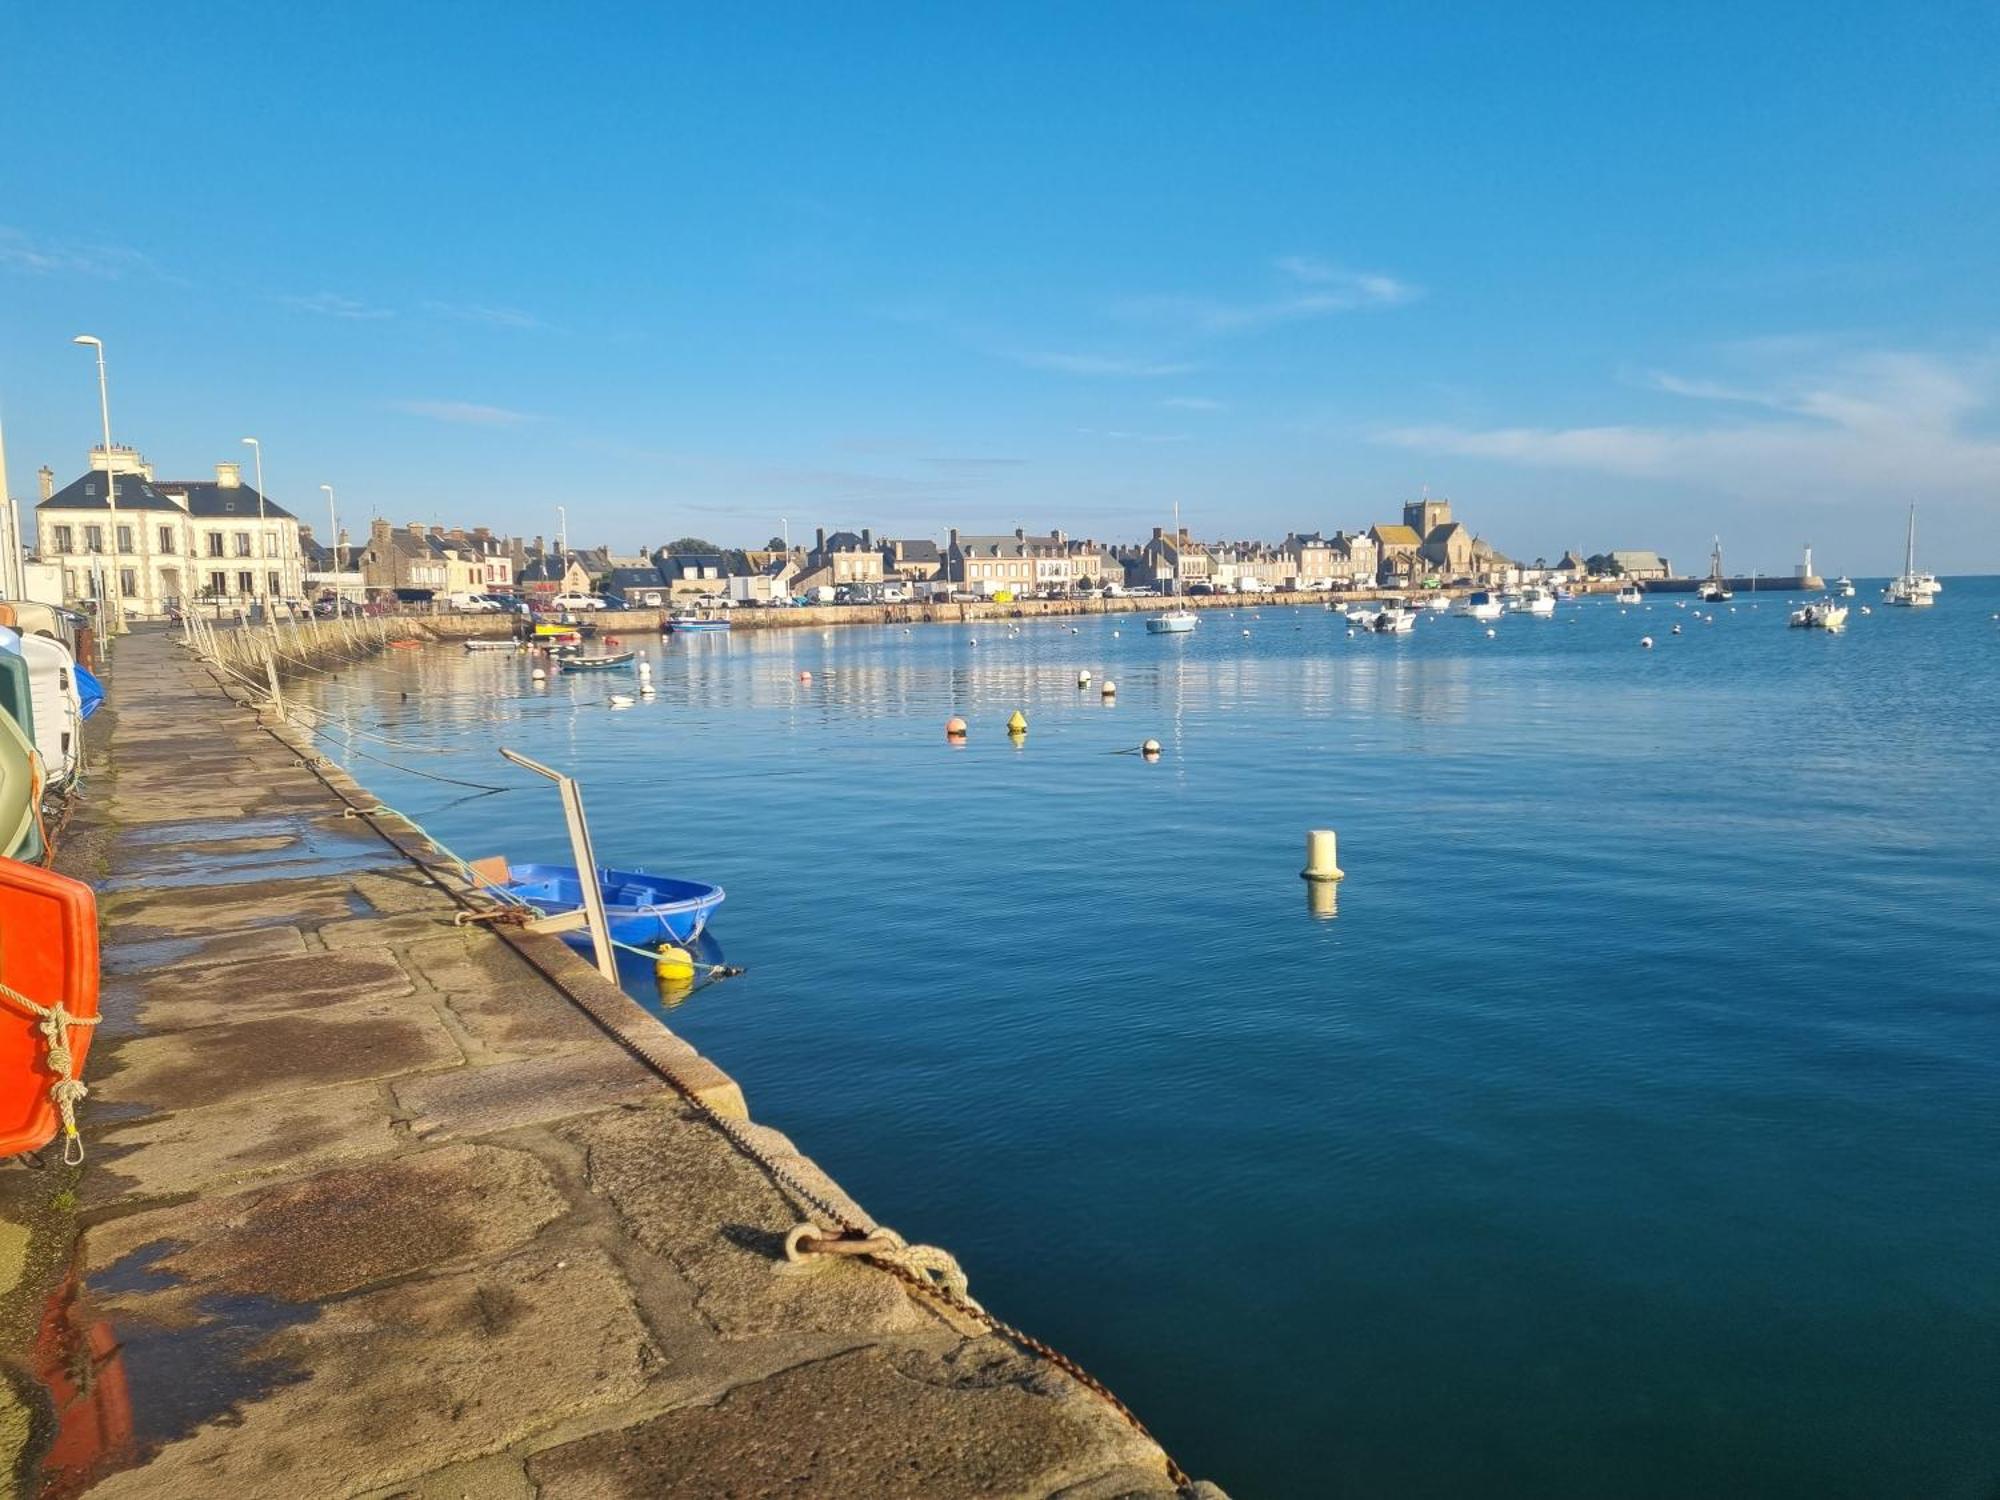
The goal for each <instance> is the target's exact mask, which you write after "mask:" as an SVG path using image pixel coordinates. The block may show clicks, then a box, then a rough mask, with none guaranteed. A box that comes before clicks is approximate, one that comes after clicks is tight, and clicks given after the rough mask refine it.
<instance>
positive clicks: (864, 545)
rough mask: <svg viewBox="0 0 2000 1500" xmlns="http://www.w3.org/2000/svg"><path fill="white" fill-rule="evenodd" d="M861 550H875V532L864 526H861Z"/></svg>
mask: <svg viewBox="0 0 2000 1500" xmlns="http://www.w3.org/2000/svg"><path fill="white" fill-rule="evenodd" d="M861 550H862V551H863V552H873V551H874V550H875V533H874V532H872V531H870V530H869V529H868V528H867V527H866V526H864V527H862V528H861Z"/></svg>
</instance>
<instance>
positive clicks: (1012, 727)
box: [1007, 708, 1028, 734]
mask: <svg viewBox="0 0 2000 1500" xmlns="http://www.w3.org/2000/svg"><path fill="white" fill-rule="evenodd" d="M1007 732H1008V733H1009V734H1026V733H1027V732H1028V716H1027V715H1026V714H1024V713H1022V712H1021V710H1020V709H1018V708H1017V709H1015V710H1014V717H1013V718H1011V719H1009V720H1008V721H1007Z"/></svg>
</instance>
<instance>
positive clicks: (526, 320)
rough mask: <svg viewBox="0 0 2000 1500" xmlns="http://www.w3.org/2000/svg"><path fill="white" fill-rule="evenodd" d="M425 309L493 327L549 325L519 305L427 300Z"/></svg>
mask: <svg viewBox="0 0 2000 1500" xmlns="http://www.w3.org/2000/svg"><path fill="white" fill-rule="evenodd" d="M424 311H425V312H427V313H430V314H432V315H433V316H435V317H440V318H453V319H456V320H457V321H458V322H461V323H483V324H485V325H487V326H488V327H491V328H518V329H524V330H525V329H535V328H546V327H547V326H548V325H547V324H546V323H544V322H543V321H542V320H541V319H540V318H538V317H536V316H535V315H534V314H533V313H529V312H522V311H521V310H520V309H519V308H518V307H488V306H486V305H485V304H483V303H478V302H426V303H425V304H424Z"/></svg>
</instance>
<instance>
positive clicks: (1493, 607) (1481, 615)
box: [1458, 589, 1506, 620]
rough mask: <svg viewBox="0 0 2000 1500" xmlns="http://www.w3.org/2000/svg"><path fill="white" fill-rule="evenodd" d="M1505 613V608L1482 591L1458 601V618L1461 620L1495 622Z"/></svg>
mask: <svg viewBox="0 0 2000 1500" xmlns="http://www.w3.org/2000/svg"><path fill="white" fill-rule="evenodd" d="M1505 613H1506V606H1505V605H1503V604H1502V603H1501V602H1500V601H1499V600H1498V599H1496V598H1494V597H1493V595H1491V594H1489V593H1487V592H1486V590H1484V589H1480V590H1478V591H1477V592H1475V593H1471V594H1467V595H1466V596H1465V597H1464V598H1463V599H1461V600H1459V601H1458V616H1459V618H1460V619H1462V620H1497V619H1499V618H1500V616H1501V615H1503V614H1505Z"/></svg>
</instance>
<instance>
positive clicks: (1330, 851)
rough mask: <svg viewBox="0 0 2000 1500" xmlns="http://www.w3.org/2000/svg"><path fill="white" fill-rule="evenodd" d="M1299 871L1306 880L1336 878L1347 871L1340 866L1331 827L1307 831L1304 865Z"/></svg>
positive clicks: (1335, 838) (1337, 849)
mask: <svg viewBox="0 0 2000 1500" xmlns="http://www.w3.org/2000/svg"><path fill="white" fill-rule="evenodd" d="M1299 873H1300V874H1301V875H1303V876H1305V878H1306V879H1308V880H1338V879H1340V878H1341V877H1342V876H1343V875H1345V874H1346V873H1347V872H1346V871H1345V870H1343V869H1341V868H1340V855H1339V841H1338V837H1337V835H1336V834H1335V833H1334V831H1333V830H1332V829H1331V828H1314V829H1309V830H1308V831H1307V833H1306V867H1305V868H1304V869H1303V870H1301V871H1299Z"/></svg>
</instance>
